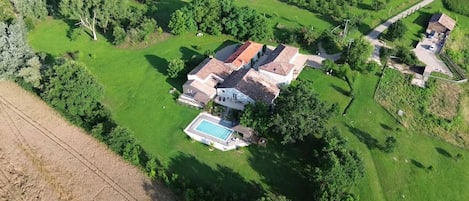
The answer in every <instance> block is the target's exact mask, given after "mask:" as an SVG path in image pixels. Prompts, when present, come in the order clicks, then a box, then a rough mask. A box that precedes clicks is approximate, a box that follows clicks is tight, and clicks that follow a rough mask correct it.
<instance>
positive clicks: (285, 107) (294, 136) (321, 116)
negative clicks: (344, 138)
mask: <svg viewBox="0 0 469 201" xmlns="http://www.w3.org/2000/svg"><path fill="white" fill-rule="evenodd" d="M310 84H311V83H309V82H298V83H297V84H296V85H290V86H289V87H288V88H286V89H285V90H282V91H281V92H280V95H279V97H278V98H277V99H275V109H274V115H273V118H272V125H273V126H272V130H273V132H274V133H277V134H279V135H281V136H282V137H283V139H282V141H281V143H282V144H287V143H294V142H296V141H297V140H303V139H304V138H305V137H306V136H309V135H315V134H320V133H321V132H322V131H324V127H325V124H326V122H327V120H328V119H329V117H330V116H331V114H332V111H331V110H330V109H328V108H327V107H326V105H325V104H324V102H322V101H320V100H319V98H318V97H317V95H316V94H315V93H313V91H312V90H311V89H310V88H309V87H308V86H310Z"/></svg>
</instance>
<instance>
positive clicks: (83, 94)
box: [41, 61, 103, 125]
mask: <svg viewBox="0 0 469 201" xmlns="http://www.w3.org/2000/svg"><path fill="white" fill-rule="evenodd" d="M102 94H103V89H102V87H101V85H100V84H98V82H96V80H95V79H94V78H93V76H92V75H91V74H90V73H89V72H88V71H87V70H86V66H85V65H84V64H82V63H78V62H75V61H65V62H63V63H62V64H56V65H54V66H53V67H52V68H50V69H48V70H47V72H46V73H45V77H44V84H43V92H42V94H41V97H42V98H43V99H44V100H45V101H46V102H48V103H49V104H50V105H52V106H53V107H54V108H56V109H57V110H59V111H60V112H62V113H63V114H64V115H65V116H67V117H68V118H69V119H70V120H71V121H72V122H75V123H78V124H81V125H85V124H87V123H89V122H91V121H92V120H93V119H94V116H95V111H96V109H98V103H99V101H100V100H101V98H102Z"/></svg>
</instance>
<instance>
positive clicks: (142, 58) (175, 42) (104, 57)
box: [29, 20, 307, 200]
mask: <svg viewBox="0 0 469 201" xmlns="http://www.w3.org/2000/svg"><path fill="white" fill-rule="evenodd" d="M67 29H68V26H67V24H65V23H64V22H62V21H58V20H47V21H44V22H42V23H41V24H39V25H38V26H37V27H36V29H35V30H34V31H32V32H31V33H30V35H29V39H30V44H31V45H32V46H33V48H34V49H35V50H36V51H42V52H47V53H49V54H52V55H54V56H60V55H63V54H64V53H65V52H66V51H75V50H79V51H80V57H79V60H80V61H82V62H84V63H85V64H86V65H87V66H88V68H89V70H90V71H91V72H92V73H93V74H94V75H95V76H96V77H97V79H98V81H99V82H100V83H102V84H103V86H104V89H105V94H104V97H105V103H106V104H107V105H108V106H109V108H110V109H111V110H112V114H113V116H114V118H115V119H116V120H117V122H118V123H119V124H121V125H124V126H127V127H129V128H131V129H132V130H133V131H134V132H135V137H136V138H137V140H138V141H139V143H140V144H141V145H142V146H143V147H144V149H145V150H147V151H149V152H150V153H151V154H154V155H155V156H156V157H157V158H158V159H159V160H161V162H162V163H163V165H165V166H167V167H169V168H170V169H171V170H173V171H175V172H176V173H178V174H179V175H183V176H186V177H188V178H191V179H193V180H195V181H196V182H200V183H205V184H207V185H214V184H218V185H220V186H219V188H222V189H223V190H224V191H225V192H227V193H233V192H234V193H240V194H242V193H245V194H246V193H249V192H250V191H253V190H254V189H258V188H259V187H260V188H265V189H267V190H273V191H275V192H281V193H282V194H285V195H287V196H289V197H292V198H296V199H299V200H305V199H307V197H305V196H307V195H305V194H302V192H303V191H304V187H305V186H306V185H305V182H306V181H303V179H301V178H300V176H299V175H297V174H296V173H295V172H294V170H292V169H291V165H289V164H291V161H292V160H291V159H290V158H288V157H286V156H288V155H290V154H292V153H290V152H287V153H285V152H284V151H278V152H277V150H280V149H278V146H277V145H275V143H269V144H270V145H271V146H269V149H262V150H259V149H256V148H257V147H251V148H249V149H246V150H245V152H244V153H238V152H236V151H230V152H220V151H213V152H210V151H209V150H208V147H207V146H204V145H202V144H201V143H193V142H191V141H190V140H189V139H188V138H187V136H186V135H185V134H184V132H183V129H184V128H185V127H186V126H187V125H188V124H189V123H190V121H192V119H193V118H194V117H195V116H196V115H197V114H198V113H199V112H200V111H199V110H196V109H192V108H189V107H186V106H182V105H179V104H177V103H176V101H175V98H174V96H173V95H172V94H170V93H169V91H170V89H171V88H172V87H176V88H178V89H180V88H181V85H182V83H183V81H184V79H180V80H175V81H174V80H170V79H168V78H167V76H166V75H165V68H166V66H167V63H168V60H169V59H172V58H179V57H185V58H191V57H192V56H193V55H196V56H199V57H201V55H200V52H204V51H205V50H207V49H216V48H219V47H220V46H223V45H225V44H231V43H233V42H234V40H233V39H232V38H230V37H228V36H218V37H212V36H208V35H206V36H204V37H196V36H195V35H194V34H187V35H183V36H176V37H171V38H170V39H168V40H166V41H163V42H159V43H157V44H156V45H154V46H152V47H150V48H147V49H141V50H124V49H119V48H116V47H114V46H112V45H111V44H109V43H107V42H106V41H105V40H104V39H103V38H102V37H101V38H100V39H101V40H99V41H96V42H95V41H91V40H90V39H89V37H88V36H87V35H82V36H80V37H79V38H78V40H77V41H70V40H69V39H68V38H67V37H66V32H67ZM193 46H199V47H200V50H195V49H194V47H193ZM275 147H277V148H275ZM291 150H292V151H291V152H295V149H291ZM234 161H235V162H234ZM278 175H283V176H282V177H278ZM221 184H223V185H221ZM255 192H258V191H255ZM249 196H251V197H254V198H255V197H256V196H259V195H256V194H254V193H253V192H252V193H251V194H250V195H249Z"/></svg>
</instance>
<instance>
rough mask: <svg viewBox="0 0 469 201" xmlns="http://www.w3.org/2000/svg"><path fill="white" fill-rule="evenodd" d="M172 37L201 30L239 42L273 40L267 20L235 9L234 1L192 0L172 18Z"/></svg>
mask: <svg viewBox="0 0 469 201" xmlns="http://www.w3.org/2000/svg"><path fill="white" fill-rule="evenodd" d="M168 26H169V28H170V29H171V33H173V34H182V33H186V32H192V31H201V32H204V33H209V34H215V35H218V34H221V33H224V34H229V35H232V36H235V37H236V38H238V39H241V40H246V39H252V40H264V39H268V38H270V37H272V28H271V27H269V26H268V23H267V20H266V18H265V17H264V16H263V15H261V14H259V13H257V12H256V11H255V10H254V9H252V8H248V7H237V6H234V5H233V0H220V1H218V0H194V1H191V3H190V4H189V5H188V6H185V7H183V8H181V9H179V10H176V11H175V12H174V13H173V14H172V15H171V20H170V22H169V25H168Z"/></svg>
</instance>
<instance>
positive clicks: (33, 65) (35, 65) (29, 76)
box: [18, 56, 42, 88]
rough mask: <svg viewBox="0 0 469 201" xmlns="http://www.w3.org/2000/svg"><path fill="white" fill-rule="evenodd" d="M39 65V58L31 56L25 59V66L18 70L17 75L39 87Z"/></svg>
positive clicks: (40, 77)
mask: <svg viewBox="0 0 469 201" xmlns="http://www.w3.org/2000/svg"><path fill="white" fill-rule="evenodd" d="M41 67H42V64H41V62H40V61H39V58H38V57H37V56H35V57H32V58H30V59H28V60H27V61H26V66H25V67H24V68H21V69H20V70H19V71H18V77H20V78H22V79H23V80H24V81H25V82H26V83H29V84H31V85H32V86H33V87H35V88H40V85H41V79H42V75H41Z"/></svg>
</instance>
